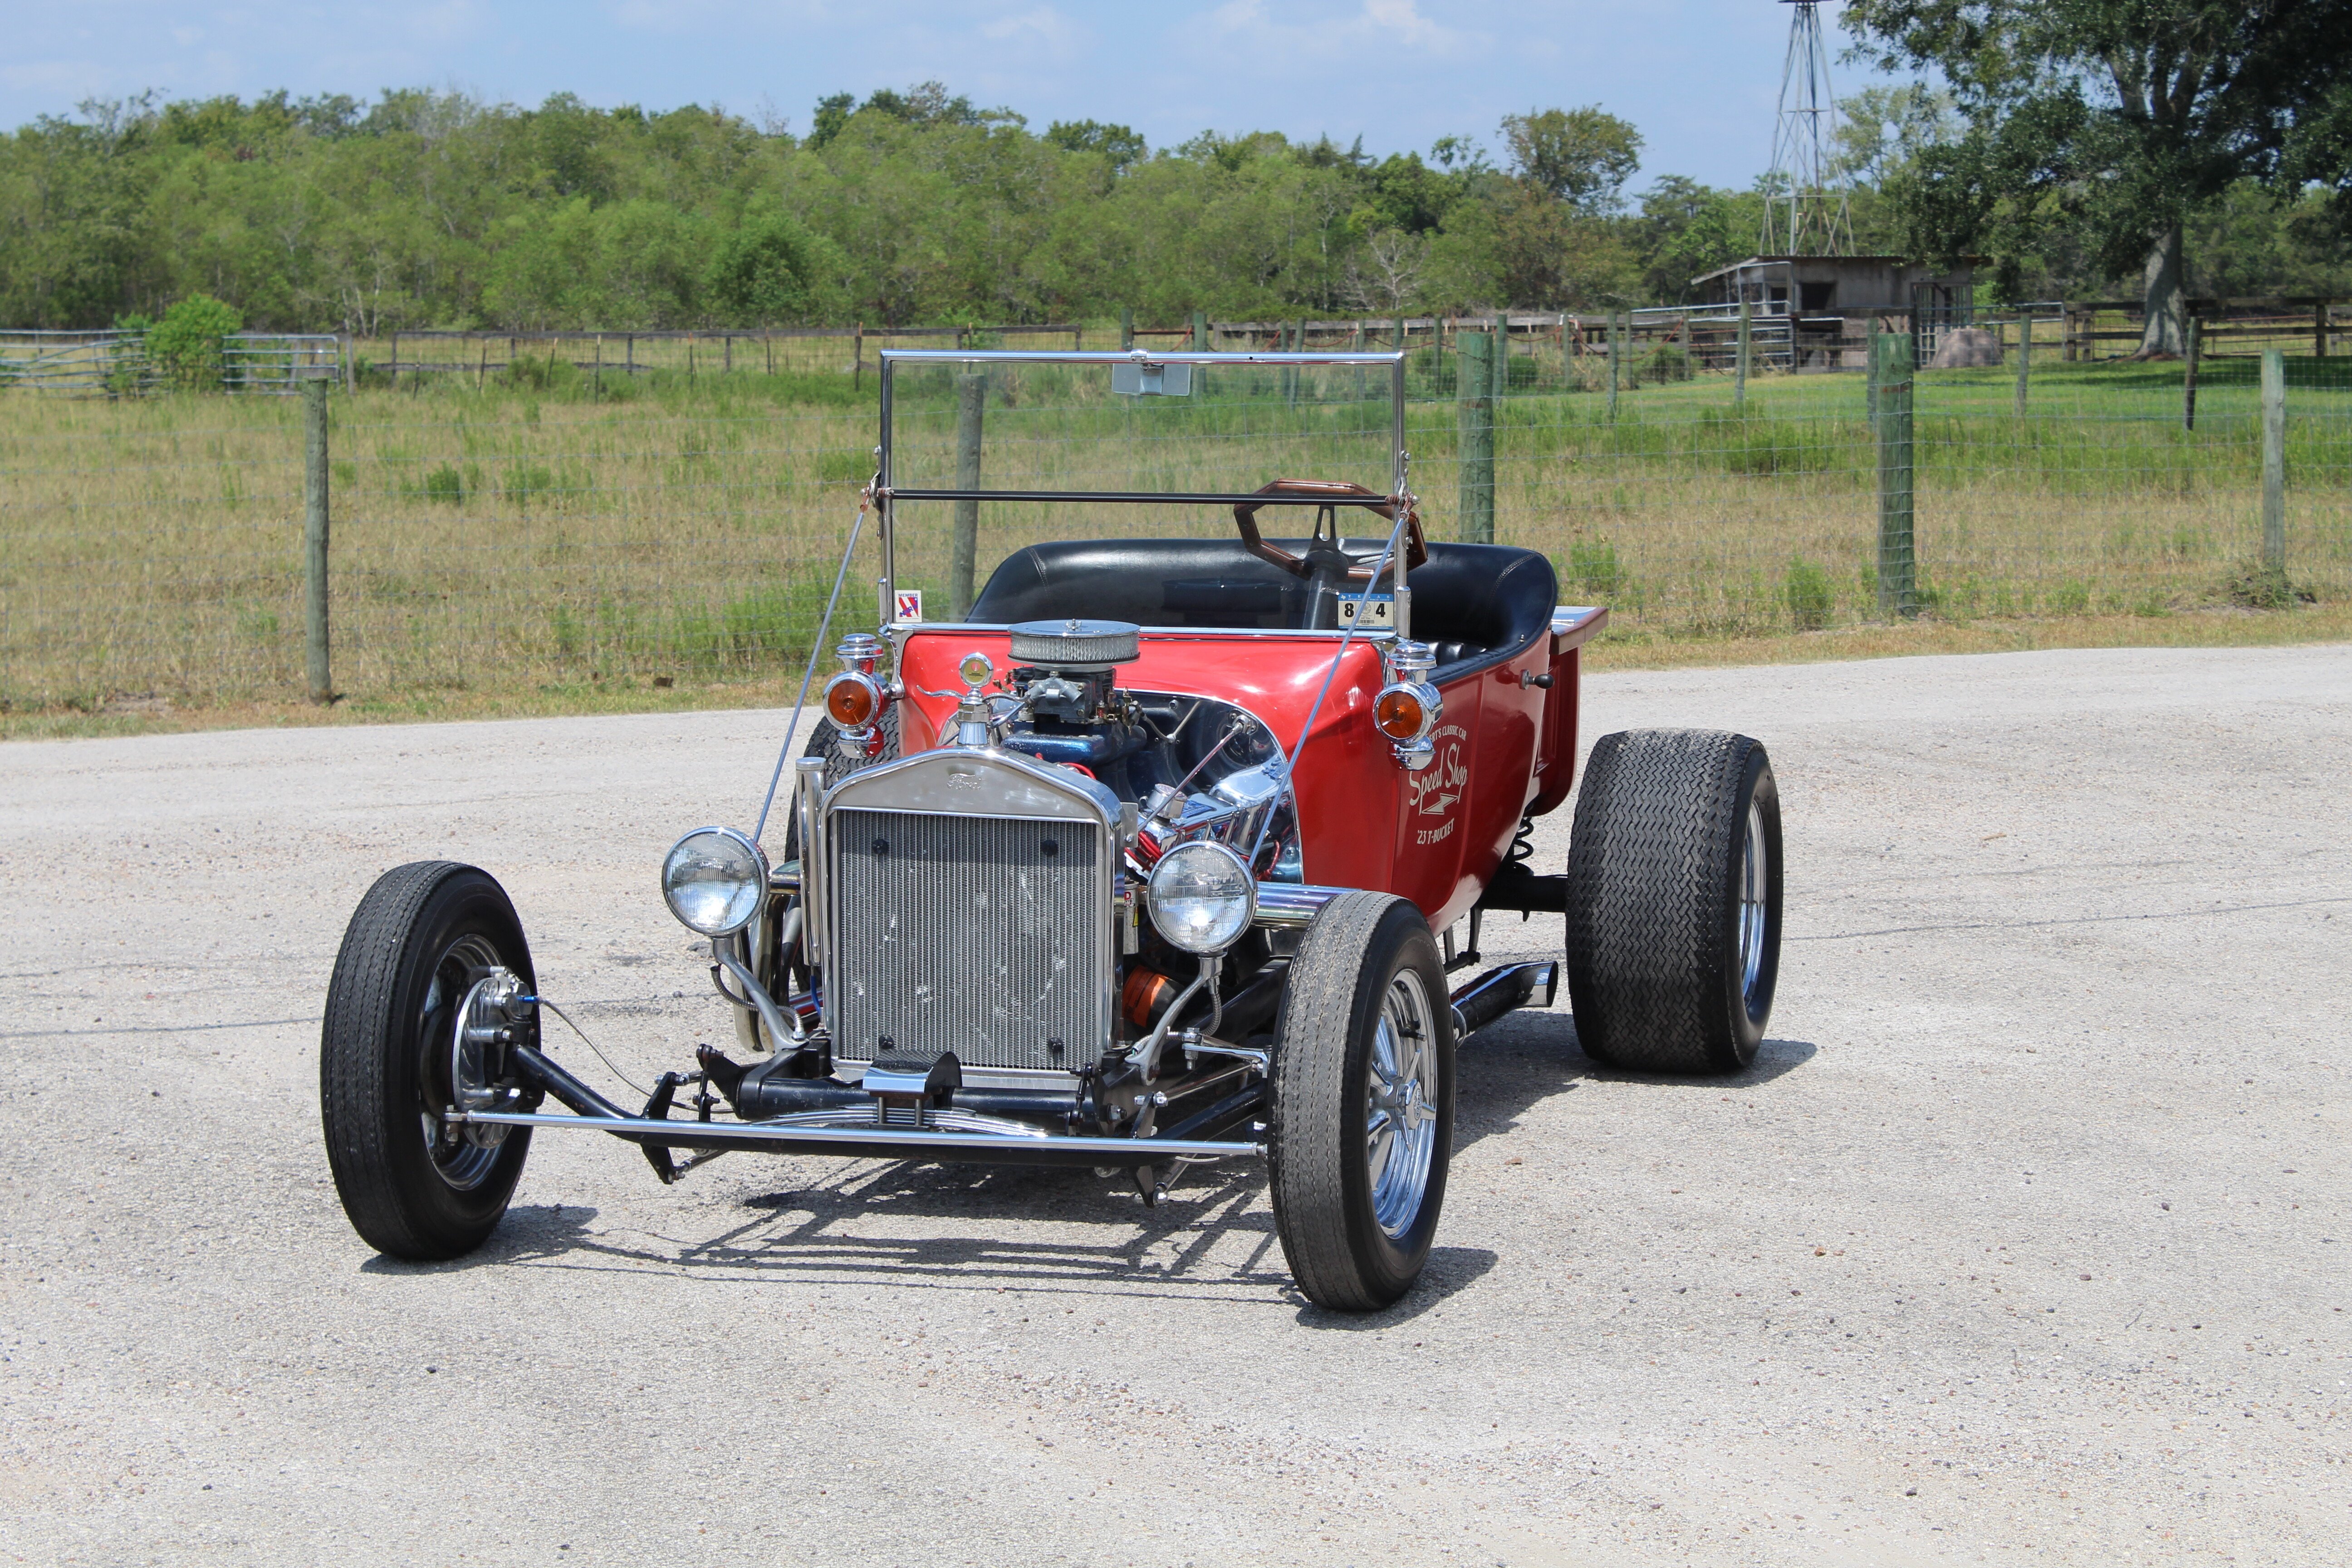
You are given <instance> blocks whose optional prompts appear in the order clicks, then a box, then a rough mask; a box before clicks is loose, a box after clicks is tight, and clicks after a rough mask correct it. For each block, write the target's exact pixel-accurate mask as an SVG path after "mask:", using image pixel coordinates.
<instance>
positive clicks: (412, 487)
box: [0, 359, 2352, 733]
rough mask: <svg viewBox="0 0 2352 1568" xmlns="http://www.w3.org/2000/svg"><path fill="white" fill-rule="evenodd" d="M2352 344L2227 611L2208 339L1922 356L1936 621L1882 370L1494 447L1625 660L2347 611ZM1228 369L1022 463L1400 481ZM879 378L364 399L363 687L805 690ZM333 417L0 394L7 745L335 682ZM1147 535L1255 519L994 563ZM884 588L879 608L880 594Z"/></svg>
mask: <svg viewBox="0 0 2352 1568" xmlns="http://www.w3.org/2000/svg"><path fill="white" fill-rule="evenodd" d="M2340 363H2341V362H2338V361H2334V360H2328V361H2313V360H2307V359H2306V360H2294V361H2290V362H2289V365H2290V373H2291V374H2290V390H2289V422H2288V430H2287V458H2288V480H2289V507H2288V520H2287V521H2288V567H2289V577H2290V580H2291V582H2292V583H2293V584H2294V586H2295V588H2296V589H2297V590H2298V591H2299V595H2301V596H2307V597H2308V599H2309V601H2310V603H2308V604H2301V603H2296V604H2292V605H2287V606H2285V607H2280V608H2276V609H2274V610H2273V612H2272V613H2269V614H2265V615H2249V614H2245V613H2242V612H2239V613H2231V605H2233V602H2236V601H2242V600H2245V599H2247V598H2248V597H2249V596H2250V595H2249V593H2248V591H2247V588H2246V586H2245V584H2247V583H2248V582H2249V581H2250V580H2251V578H2252V571H2251V568H2252V563H2253V560H2254V557H2255V553H2256V550H2257V546H2258V541H2259V537H2260V500H2259V498H2260V447H2259V442H2258V419H2257V417H2256V412H2257V402H2256V395H2255V390H2254V384H2253V368H2252V363H2251V362H2246V361H2231V362H2220V363H2210V364H2209V365H2207V366H2206V367H2205V370H2204V373H2203V376H2202V385H2201V388H2200V402H2199V419H2198V426H2197V429H2196V430H2195V431H2194V432H2193V433H2191V432H2188V431H2184V430H2183V429H2182V428H2181V423H2180V417H2179V411H2180V370H2179V367H2178V366H2161V365H2159V366H2150V367H2129V366H2095V367H2093V366H2083V367H2076V366H2044V365H2042V364H2040V363H2037V365H2036V367H2035V371H2034V377H2033V384H2032V399H2031V402H2030V405H2029V411H2028V413H2027V414H2026V416H2023V417H2020V416H2017V415H2016V413H2015V412H2014V409H2013V403H2012V398H2013V386H2014V382H2013V379H2012V377H2011V374H2009V373H2008V372H2005V371H1985V372H1941V373H1926V374H1921V375H1920V377H1919V379H1918V384H1917V391H1916V415H1915V418H1916V454H1915V455H1916V492H1917V545H1916V548H1917V555H1918V560H1919V563H1920V564H1919V574H1920V583H1921V586H1922V600H1923V606H1924V617H1923V618H1924V619H1925V621H1926V622H1927V625H1926V626H1905V627H1899V628H1883V627H1882V628H1874V626H1873V625H1872V623H1873V622H1874V618H1875V616H1876V615H1877V610H1876V600H1877V594H1876V581H1875V577H1876V562H1877V542H1876V529H1877V515H1876V500H1875V494H1876V490H1875V486H1876V462H1877V458H1876V453H1875V448H1874V444H1873V441H1872V439H1871V433H1870V428H1869V424H1868V421H1867V417H1866V410H1865V408H1864V381H1863V378H1862V377H1860V376H1859V375H1836V376H1825V375H1809V376H1794V377H1790V376H1772V377H1759V378H1758V379H1756V380H1755V381H1753V382H1751V384H1750V386H1749V391H1748V399H1747V402H1746V405H1745V407H1744V409H1741V410H1738V411H1735V410H1734V408H1733V406H1732V398H1731V389H1730V386H1729V384H1728V383H1727V379H1726V378H1723V377H1701V378H1699V379H1696V380H1693V381H1685V382H1679V383H1668V384H1643V385H1641V386H1639V387H1638V388H1633V389H1629V390H1627V391H1625V392H1624V393H1622V395H1621V396H1620V398H1619V399H1618V403H1617V409H1616V415H1615V417H1614V418H1613V419H1612V417H1611V416H1610V411H1609V400H1608V399H1607V397H1606V396H1605V395H1603V394H1601V393H1600V392H1598V391H1580V392H1570V391H1564V390H1559V389H1558V388H1556V387H1551V386H1539V387H1537V388H1532V389H1528V390H1527V391H1526V392H1524V393H1523V394H1519V395H1513V396H1511V397H1510V398H1508V399H1507V400H1506V401H1505V403H1504V405H1503V408H1502V413H1501V415H1500V416H1499V426H1500V427H1499V429H1498V431H1497V436H1496V449H1497V465H1496V472H1497V480H1496V491H1497V494H1496V518H1497V525H1496V529H1497V537H1498V538H1499V539H1500V540H1501V541H1503V542H1507V543H1516V544H1522V545H1527V546H1529V547H1532V548H1537V549H1541V550H1543V551H1545V552H1547V553H1548V554H1549V555H1550V556H1551V558H1552V559H1553V561H1554V562H1555V563H1556V564H1557V565H1558V567H1559V572H1560V575H1561V579H1562V588H1561V592H1562V596H1563V597H1564V598H1569V599H1574V600H1579V601H1585V602H1599V603H1604V604H1608V605H1611V606H1612V609H1613V611H1614V613H1615V631H1614V634H1613V637H1612V641H1611V643H1610V644H1609V646H1608V647H1607V648H1606V649H1605V650H1604V651H1603V652H1602V653H1601V656H1600V658H1601V659H1602V660H1604V661H1606V660H1610V659H1614V658H1639V659H1641V660H1643V662H1660V661H1670V662H1671V661H1680V660H1682V659H1684V658H1707V659H1715V658H1721V657H1725V656H1726V655H1727V654H1728V655H1729V656H1730V657H1748V656H1749V655H1754V656H1758V657H1813V656H1815V655H1813V654H1812V653H1811V651H1810V650H1811V649H1814V648H1818V647H1843V649H1844V650H1845V651H1847V652H1872V651H1893V650H1895V649H1896V648H1912V647H1918V648H1921V649H1923V650H1924V649H1925V648H1927V647H1943V646H1955V647H1957V646H1979V645H1981V646H2012V645H2015V644H2017V643H2019V642H2020V641H2024V642H2028V643H2032V644H2035V645H2039V646H2053V645H2059V644H2064V643H2067V642H2072V641H2076V640H2089V641H2104V642H2114V641H2143V640H2145V641H2204V640H2208V639H2209V638H2218V639H2220V640H2232V641H2234V640H2270V639H2272V638H2273V637H2303V636H2341V635H2344V625H2343V621H2342V616H2341V611H2342V609H2343V607H2344V606H2345V605H2346V604H2347V602H2352V372H2347V371H2340V370H2339V369H2338V366H2339V364H2340ZM1215 374H1217V375H1223V376H1224V377H1225V380H1224V381H1223V383H1220V382H1218V381H1217V380H1215V379H1214V378H1213V377H1212V378H1210V379H1207V380H1205V381H1204V384H1203V385H1202V388H1201V389H1200V391H1199V392H1198V393H1196V395H1194V396H1193V397H1192V398H1189V399H1176V398H1168V399H1154V400H1149V401H1148V402H1145V403H1144V404H1143V405H1142V406H1140V407H1139V406H1137V402H1136V400H1132V399H1120V398H1114V397H1112V396H1110V395H1108V393H1107V392H1106V391H1105V390H1104V389H1103V388H1102V387H1101V386H1100V385H1099V384H1097V383H1095V382H1094V381H1093V380H1092V379H1091V373H1089V374H1088V375H1083V376H1080V375H1073V374H1070V373H1068V372H1066V371H1062V370H1059V369H1057V368H1037V367H1028V368H1024V370H1022V371H1021V372H1019V373H1017V374H1012V375H1009V376H1004V375H1000V376H999V377H998V379H997V380H996V382H995V383H994V384H992V392H991V398H990V405H989V408H988V413H987V421H988V445H987V451H986V457H985V460H984V482H986V483H988V484H990V485H992V486H1004V487H1012V486H1018V485H1024V484H1025V485H1034V486H1037V487H1039V488H1046V487H1066V488H1098V487H1104V488H1107V487H1108V486H1112V485H1132V486H1134V487H1136V488H1147V489H1162V488H1164V489H1250V488H1255V486H1256V485H1258V484H1260V483H1262V482H1264V481H1265V479H1271V478H1274V477H1276V476H1277V475H1313V476H1317V477H1328V478H1357V479H1363V480H1364V481H1365V482H1367V483H1370V484H1372V485H1374V486H1376V487H1379V488H1383V489H1384V488H1385V487H1386V483H1387V473H1386V466H1385V465H1386V432H1385V424H1386V413H1385V405H1384V404H1381V403H1380V402H1378V401H1375V400H1373V398H1374V396H1376V395H1377V392H1378V388H1377V387H1376V386H1366V385H1364V384H1362V379H1361V378H1360V376H1359V374H1358V373H1355V372H1351V371H1335V372H1327V373H1308V374H1306V375H1305V376H1303V377H1302V378H1300V380H1299V381H1298V382H1297V384H1295V386H1286V385H1285V384H1282V383H1281V381H1280V380H1279V379H1278V378H1277V377H1276V376H1275V375H1274V374H1273V373H1249V374H1248V377H1246V378H1245V377H1244V375H1243V374H1242V373H1222V372H1220V373H1215ZM874 386H875V377H874V375H873V374H872V371H871V369H870V367H869V369H868V372H867V374H866V377H865V378H864V383H863V385H862V386H854V385H851V384H849V378H846V377H844V376H841V375H839V374H818V373H814V372H807V371H795V372H793V373H792V374H780V375H777V376H773V377H771V376H767V375H764V374H751V373H748V372H746V373H739V374H736V375H733V376H730V377H717V378H714V377H708V376H706V377H704V378H701V379H699V380H697V381H694V382H691V383H689V382H688V381H686V380H685V379H684V378H682V377H677V376H671V375H667V374H655V375H651V376H641V377H639V378H638V379H637V380H636V381H635V382H634V383H632V384H628V385H627V386H626V387H625V388H620V387H602V388H600V387H597V386H595V385H594V384H593V380H592V378H589V377H583V376H582V375H580V374H577V373H575V372H572V371H571V370H570V368H569V367H568V366H563V365H555V366H547V365H544V364H531V365H528V366H526V367H524V368H523V369H522V371H521V372H520V374H514V375H512V376H510V377H508V378H499V377H492V378H491V384H489V385H488V386H487V387H484V388H481V389H478V390H477V389H474V388H470V387H467V386H463V385H460V384H450V385H447V386H445V387H441V388H436V389H434V390H430V391H426V392H424V393H421V394H412V393H409V392H405V391H402V392H389V391H363V392H362V393H360V394H358V395H355V396H352V397H344V396H341V395H338V396H337V397H336V398H335V400H334V408H333V416H332V418H333V433H332V441H331V446H332V459H333V460H332V479H333V488H334V512H335V524H334V567H333V573H332V576H331V583H332V591H333V600H334V642H335V675H336V686H337V689H339V690H340V691H341V692H343V693H344V694H346V700H345V701H344V702H342V703H341V704H339V705H338V710H337V713H338V716H352V717H397V716H404V715H411V714H425V713H431V714H447V715H451V716H456V715H460V714H468V713H490V712H525V711H546V710H579V709H581V708H583V707H585V708H597V707H608V706H622V707H626V706H632V705H660V706H668V705H674V704H702V703H708V702H731V701H739V700H740V701H769V700H775V692H776V690H777V689H779V687H780V686H782V685H784V684H787V683H786V682H785V681H784V680H783V673H784V672H785V671H786V670H787V669H791V670H793V671H795V672H796V671H797V668H798V664H797V658H798V657H799V656H801V655H804V653H805V649H806V647H807V639H808V637H809V636H810V634H811V633H812V632H813V631H814V625H815V620H816V616H817V613H818V611H819V610H820V609H821V607H822V605H823V599H824V592H825V589H826V588H827V587H828V586H829V585H830V582H831V576H832V572H833V569H834V566H835V563H836V562H837V560H838V557H839V552H840V550H841V548H842V543H843V540H844V538H845V532H846V530H847V528H848V526H849V524H850V521H851V519H852V517H853V516H854V515H855V513H856V506H857V492H858V490H859V488H860V486H861V485H862V484H863V482H864V480H865V479H866V476H867V475H868V474H869V473H870V472H871V471H872V467H873V459H872V456H871V449H872V447H873V444H874V441H875V431H876V406H875V396H874ZM898 405H899V425H898V482H899V483H900V484H901V485H902V486H914V485H919V484H922V483H926V482H930V483H943V482H945V480H946V478H947V476H948V474H949V473H950V472H951V468H952V420H953V414H952V401H951V391H950V388H949V387H948V386H947V385H946V384H945V381H944V378H943V376H941V375H940V374H938V373H931V374H929V377H928V378H927V377H924V376H910V377H908V378H907V379H906V381H905V383H904V384H902V387H901V389H900V393H899V398H898ZM1456 417H1457V416H1456V411H1455V408H1454V405H1453V404H1452V403H1450V402H1444V401H1426V402H1418V403H1415V404H1414V405H1412V408H1411V416H1410V428H1409V437H1408V441H1409V445H1410V447H1411V449H1412V452H1413V454H1414V459H1413V486H1414V489H1416V490H1417V491H1418V492H1419V493H1420V494H1421V495H1422V496H1423V500H1424V512H1425V514H1426V516H1427V518H1428V520H1429V522H1430V526H1431V529H1432V531H1433V534H1434V535H1435V536H1436V537H1440V538H1450V537H1454V533H1455V531H1456V528H1457V519H1458V516H1459V477H1458V472H1457V467H1456V434H1455V432H1456ZM300 447H301V438H300V430H299V409H298V408H297V407H296V406H295V405H292V404H291V403H289V402H281V401H272V400H260V399H230V398H220V397H209V398H194V397H180V398H163V399H154V400H150V401H144V402H136V403H105V402H64V401H57V400H43V399H37V398H34V397H31V396H28V395H9V396H5V397H0V542H5V553H0V711H5V718H0V723H5V726H6V731H7V732H12V733H24V732H33V731H60V730H65V729H71V728H73V727H75V726H78V725H79V726H95V727H100V728H104V727H110V726H111V725H112V724H113V723H115V722H116V721H120V722H122V723H132V722H159V721H163V720H162V719H161V717H160V715H162V714H163V712H164V711H165V710H169V711H170V713H171V714H173V715H174V717H173V719H172V720H171V721H172V722H198V721H206V719H205V716H206V715H209V716H210V721H238V720H236V718H234V717H233V716H234V715H237V714H245V715H249V716H262V715H281V714H284V713H288V712H291V711H295V710H299V696H300V685H301V679H302V658H303V648H302V610H301V604H302V597H301V578H300V555H301V550H300V546H301V526H300V514H301V502H300V489H301V469H300ZM947 510H948V509H947V508H946V507H945V506H944V505H942V504H939V503H930V504H928V505H916V504H912V503H909V504H908V505H906V506H904V507H902V509H901V521H902V531H901V544H900V553H899V574H900V578H901V585H902V586H920V587H923V588H924V589H925V590H926V591H927V593H928V594H929V595H933V598H932V600H931V604H932V606H933V608H932V614H933V616H935V617H936V616H939V615H940V614H941V613H942V611H943V609H944V599H945V588H946V581H945V535H946V529H947V516H946V513H947ZM1155 510H1160V509H1155ZM1137 527H1148V528H1150V529H1151V530H1153V531H1171V530H1181V531H1188V532H1201V533H1206V534H1213V535H1220V536H1222V535H1223V534H1225V533H1226V532H1227V531H1229V530H1230V528H1231V522H1230V520H1229V519H1227V518H1225V517H1223V516H1208V515H1204V514H1202V513H1200V512H1197V511H1196V512H1192V513H1181V514H1180V513H1179V512H1177V511H1176V510H1174V509H1166V510H1162V511H1161V514H1160V515H1158V516H1153V517H1150V518H1148V519H1147V518H1139V517H1129V516H1125V515H1116V516H1106V514H1105V513H1104V512H1103V511H1102V510H1100V509H1094V510H1080V509H1075V508H1058V509H1045V508H1034V507H1015V506H1012V505H1000V504H993V503H992V504H991V505H988V506H986V507H984V508H983V509H982V562H981V567H982V574H983V575H984V574H985V572H986V570H987V569H988V567H989V566H990V565H991V564H992V563H993V562H994V560H995V559H997V558H999V557H1001V556H1002V554H1003V553H1004V552H1007V551H1009V550H1011V549H1013V548H1016V547H1017V546H1018V545H1020V544H1023V543H1026V542H1031V541H1032V540H1034V539H1037V538H1051V537H1072V536H1085V535H1087V534H1097V533H1102V532H1106V531H1125V530H1129V529H1133V528H1137ZM853 581H854V582H856V579H854V580H853ZM2233 584H2237V585H2238V586H2237V587H2236V588H2235V589H2234V590H2233ZM851 593H852V594H853V595H855V597H854V598H851V599H850V601H849V602H850V608H851V614H852V616H853V624H854V623H855V621H858V620H863V619H864V618H865V617H866V616H867V615H870V613H871V612H870V609H869V608H868V605H869V602H870V599H869V595H870V586H862V587H853V589H852V590H851ZM2252 597H2253V598H2255V599H2256V600H2257V601H2259V600H2260V599H2261V598H2262V595H2259V594H2257V595H2252ZM1882 645H1884V647H1882ZM1736 650H1744V651H1736ZM660 681H666V682H667V685H657V684H656V682H660ZM784 695H785V697H786V698H788V697H789V695H790V694H789V692H788V691H787V692H785V693H784ZM101 721H104V722H101ZM248 721H249V720H248Z"/></svg>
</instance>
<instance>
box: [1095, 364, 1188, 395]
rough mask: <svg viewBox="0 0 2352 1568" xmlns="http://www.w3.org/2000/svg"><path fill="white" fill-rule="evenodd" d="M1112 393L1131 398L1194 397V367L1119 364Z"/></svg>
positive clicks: (1113, 375)
mask: <svg viewBox="0 0 2352 1568" xmlns="http://www.w3.org/2000/svg"><path fill="white" fill-rule="evenodd" d="M1110 389H1111V390H1112V391H1113V392H1118V393H1124V394H1125V395H1128V396H1129V397H1152V396H1160V397H1190V396H1192V366H1191V365H1189V364H1143V363H1128V364H1115V365H1113V366H1111V367H1110Z"/></svg>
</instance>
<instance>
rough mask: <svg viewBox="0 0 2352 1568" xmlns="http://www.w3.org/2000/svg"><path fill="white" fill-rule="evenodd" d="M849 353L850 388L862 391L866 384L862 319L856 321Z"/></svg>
mask: <svg viewBox="0 0 2352 1568" xmlns="http://www.w3.org/2000/svg"><path fill="white" fill-rule="evenodd" d="M850 354H851V359H850V364H849V385H850V389H851V390H852V391H863V390H864V389H865V386H866V323H865V322H863V321H860V322H858V323H857V326H856V331H855V332H854V333H853V334H852V337H851V347H850Z"/></svg>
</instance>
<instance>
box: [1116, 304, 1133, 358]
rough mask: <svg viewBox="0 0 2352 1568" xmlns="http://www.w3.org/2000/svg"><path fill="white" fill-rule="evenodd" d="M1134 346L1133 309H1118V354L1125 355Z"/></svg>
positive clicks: (1130, 307)
mask: <svg viewBox="0 0 2352 1568" xmlns="http://www.w3.org/2000/svg"><path fill="white" fill-rule="evenodd" d="M1134 346H1135V307H1134V306H1132V305H1121V306H1120V307H1119V308H1118V352H1119V353H1127V352H1128V350H1129V349H1131V348H1133V347H1134Z"/></svg>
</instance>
